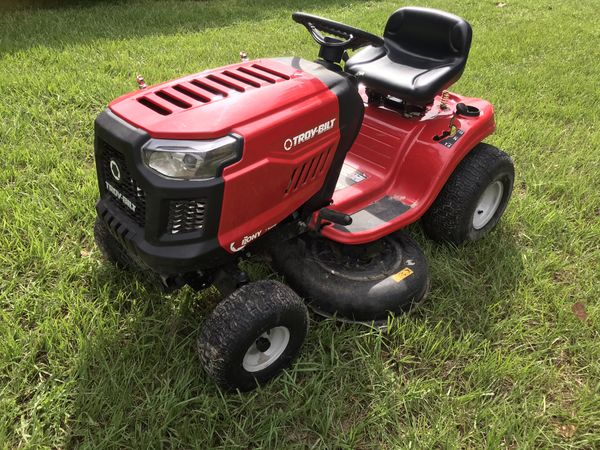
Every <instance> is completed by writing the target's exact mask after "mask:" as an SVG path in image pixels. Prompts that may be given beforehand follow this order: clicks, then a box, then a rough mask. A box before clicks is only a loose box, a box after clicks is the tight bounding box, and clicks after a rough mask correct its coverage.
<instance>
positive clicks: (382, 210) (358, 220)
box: [333, 196, 410, 233]
mask: <svg viewBox="0 0 600 450" xmlns="http://www.w3.org/2000/svg"><path fill="white" fill-rule="evenodd" d="M409 209H410V206H409V205H405V204H404V203H402V202H401V201H399V200H396V199H395V198H392V197H387V196H386V197H382V198H381V199H379V200H377V201H376V202H374V203H371V204H370V205H369V206H367V207H365V208H363V209H361V210H360V211H356V212H355V213H354V214H351V215H350V217H352V223H351V224H350V225H339V224H335V225H333V228H335V229H336V230H340V231H343V232H346V233H360V232H363V231H369V230H372V229H373V228H379V227H383V226H386V225H387V224H388V223H389V222H391V221H392V220H394V219H395V218H397V217H398V216H400V215H401V214H404V213H405V212H406V211H408V210H409Z"/></svg>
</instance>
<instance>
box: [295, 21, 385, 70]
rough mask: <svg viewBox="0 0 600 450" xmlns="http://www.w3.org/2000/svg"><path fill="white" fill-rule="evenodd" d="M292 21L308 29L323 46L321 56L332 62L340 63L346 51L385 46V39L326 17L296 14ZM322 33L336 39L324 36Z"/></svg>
mask: <svg viewBox="0 0 600 450" xmlns="http://www.w3.org/2000/svg"><path fill="white" fill-rule="evenodd" d="M292 19H294V21H295V22H298V23H299V24H302V25H304V26H305V27H306V29H307V30H308V32H309V33H310V35H311V36H312V38H313V39H314V40H315V42H316V43H317V44H319V45H320V46H321V51H320V52H319V56H321V57H322V58H324V59H325V60H327V61H330V62H336V63H339V62H340V61H341V60H342V57H343V55H344V52H345V51H346V50H356V49H358V48H361V47H364V46H366V45H373V46H375V47H381V46H382V45H383V39H382V38H381V37H379V36H376V35H374V34H371V33H368V32H366V31H363V30H361V29H359V28H354V27H351V26H350V25H346V24H343V23H340V22H335V21H333V20H329V19H325V18H324V17H319V16H313V15H312V14H306V13H303V12H295V13H294V14H292ZM321 32H324V33H328V34H331V35H333V36H335V37H331V36H323V35H322V34H321Z"/></svg>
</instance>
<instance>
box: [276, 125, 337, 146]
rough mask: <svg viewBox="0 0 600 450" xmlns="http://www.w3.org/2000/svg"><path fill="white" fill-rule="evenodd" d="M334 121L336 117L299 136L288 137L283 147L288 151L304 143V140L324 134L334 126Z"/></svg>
mask: <svg viewBox="0 0 600 450" xmlns="http://www.w3.org/2000/svg"><path fill="white" fill-rule="evenodd" d="M334 123H335V119H331V120H328V121H327V122H325V123H322V124H321V125H317V126H316V127H314V128H311V129H310V130H307V131H305V132H304V133H300V134H299V135H298V136H294V137H293V138H288V139H286V140H285V142H284V143H283V148H284V149H285V151H286V152H289V151H290V150H291V149H293V148H294V147H295V146H296V145H298V144H302V143H303V142H306V141H309V140H311V139H312V138H314V137H315V136H318V135H319V134H322V133H325V132H326V131H328V130H331V129H332V128H333V124H334Z"/></svg>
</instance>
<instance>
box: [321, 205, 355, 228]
mask: <svg viewBox="0 0 600 450" xmlns="http://www.w3.org/2000/svg"><path fill="white" fill-rule="evenodd" d="M327 222H331V223H335V224H338V225H346V226H347V225H350V224H351V223H352V217H350V216H349V215H348V214H344V213H341V212H339V211H334V210H333V209H329V208H323V209H321V210H320V211H319V214H317V232H319V231H321V229H322V228H323V227H324V226H325V225H327Z"/></svg>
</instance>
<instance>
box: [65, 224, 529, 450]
mask: <svg viewBox="0 0 600 450" xmlns="http://www.w3.org/2000/svg"><path fill="white" fill-rule="evenodd" d="M411 231H412V232H413V234H416V235H417V239H418V240H419V241H420V243H421V245H423V247H424V249H425V253H426V254H427V256H428V259H429V262H430V265H431V271H432V293H431V296H430V299H429V301H428V302H427V303H426V304H425V305H424V307H423V308H422V309H420V310H419V311H418V312H415V313H413V314H411V315H408V316H404V317H402V318H400V320H399V321H398V324H397V327H398V329H397V330H392V332H391V334H390V335H389V336H388V337H382V338H377V333H375V334H374V335H371V336H369V337H367V338H366V339H365V336H364V333H365V331H366V329H365V328H363V327H359V326H348V325H343V324H337V323H331V322H329V321H325V322H318V323H313V330H312V336H311V337H310V338H309V340H308V342H307V346H306V348H305V351H304V354H303V356H302V357H301V359H300V362H299V363H298V364H297V365H296V369H295V370H294V371H293V372H290V373H288V374H286V375H283V377H281V378H282V379H280V380H277V381H275V382H274V383H271V384H270V385H268V386H266V387H265V388H264V389H261V390H259V391H257V392H254V393H248V394H243V395H238V394H223V393H221V392H220V391H219V390H218V389H217V387H216V386H215V385H214V384H213V383H212V382H211V381H210V380H209V379H207V377H206V376H205V375H204V373H203V372H202V370H201V369H200V367H199V364H198V362H197V359H196V354H195V346H194V342H195V337H196V335H197V329H198V325H199V324H200V323H201V322H202V318H203V317H204V316H205V315H206V314H207V313H208V312H209V311H210V309H211V308H212V307H213V306H214V305H215V304H216V303H217V302H218V300H219V295H218V293H216V292H214V291H209V292H207V293H206V294H202V296H201V297H200V295H199V294H196V293H194V292H192V291H191V290H187V289H184V290H183V291H181V292H179V293H178V294H176V295H165V294H164V293H163V292H162V291H161V290H159V289H157V287H156V286H155V285H153V284H151V283H149V280H148V278H147V277H145V276H144V275H143V274H142V275H140V274H137V275H136V274H128V273H122V272H118V271H116V270H115V269H112V268H109V267H107V266H106V267H102V268H100V269H99V270H98V271H97V273H95V274H93V277H92V278H93V280H92V281H91V283H92V284H95V286H94V289H96V290H97V292H99V293H100V294H99V297H101V299H100V300H99V301H101V302H103V310H104V311H105V315H106V316H108V317H112V319H113V325H112V326H103V327H99V328H98V332H97V333H96V334H95V335H94V336H90V337H89V338H88V339H87V340H86V342H85V345H83V347H82V350H81V354H80V364H79V367H78V369H77V378H78V382H77V386H78V392H77V394H76V396H75V403H74V411H73V414H72V418H73V421H74V423H73V424H72V426H71V428H70V429H71V434H70V446H78V445H91V446H92V447H98V446H103V445H105V444H112V445H117V446H128V445H134V446H136V447H139V448H148V447H152V446H155V445H157V442H163V443H164V442H168V443H169V445H171V446H183V447H187V446H189V445H192V443H196V444H198V445H199V446H200V447H204V448H206V447H212V446H219V445H222V446H228V445H232V443H233V442H232V441H231V439H234V438H232V437H231V436H237V437H236V438H235V439H241V440H242V441H244V442H245V443H250V444H252V434H253V430H254V427H255V426H258V425H255V424H253V423H252V421H257V423H262V422H261V421H263V420H266V419H264V418H262V417H263V415H264V412H263V411H262V410H261V408H266V409H267V410H272V412H273V413H274V414H282V415H281V417H280V419H278V420H279V421H283V422H285V423H286V424H287V425H286V426H290V424H292V423H294V420H295V419H294V417H295V416H294V414H298V412H295V413H282V412H279V413H278V412H277V411H280V410H279V409H278V408H280V407H281V403H292V404H293V403H298V405H302V404H303V402H306V401H308V399H310V401H312V402H314V404H310V405H308V404H307V405H306V406H304V408H306V411H305V412H304V413H302V415H307V414H316V412H315V411H313V410H314V409H318V408H321V407H322V408H323V409H324V410H326V411H330V414H332V417H337V416H336V414H337V415H340V416H345V415H349V414H351V411H349V410H347V409H346V408H344V406H343V404H344V402H345V399H344V396H345V395H346V394H347V395H350V394H351V392H350V391H352V389H350V391H344V389H348V388H347V387H344V383H346V384H347V383H353V384H355V385H356V386H357V390H358V391H359V392H361V393H362V394H361V395H359V396H358V397H355V396H354V395H350V397H352V398H354V400H353V401H356V402H359V403H362V402H365V403H368V401H367V400H366V399H368V398H372V399H378V400H377V401H381V402H384V401H387V400H384V399H382V398H381V397H379V396H380V395H381V393H380V392H379V390H378V388H376V387H375V386H373V385H372V383H373V379H374V377H375V379H379V378H380V379H382V380H383V379H385V378H386V376H390V374H391V376H392V377H400V379H402V377H405V375H403V370H406V368H409V369H410V372H409V373H410V377H414V376H417V377H429V378H431V377H434V378H435V377H438V376H442V375H441V373H442V372H440V373H439V374H438V372H439V371H442V370H443V365H442V364H440V361H441V362H443V361H444V360H445V359H446V358H448V359H451V358H452V357H453V356H451V355H452V353H453V352H454V351H455V349H453V348H454V347H460V345H462V344H459V342H460V341H461V340H462V339H463V337H464V335H465V333H470V334H475V335H481V336H487V335H489V333H491V330H492V327H493V323H494V321H498V320H502V317H503V316H506V315H509V314H510V309H511V301H512V300H514V297H515V294H514V293H515V291H516V290H517V285H518V283H519V280H520V277H521V272H522V263H521V257H520V253H519V251H518V249H517V248H516V247H515V246H514V245H513V243H512V241H511V237H510V235H509V231H505V230H503V229H500V230H498V231H496V232H494V233H492V234H491V235H490V236H488V237H487V238H486V239H484V240H482V241H480V242H478V243H475V244H471V245H467V246H465V247H461V248H458V249H457V248H453V247H450V246H445V245H437V244H433V243H431V242H430V241H427V240H426V239H425V238H424V236H423V235H422V233H421V232H420V231H419V229H418V228H416V227H411ZM262 271H263V269H261V272H262ZM444 329H445V330H449V331H450V335H448V334H447V333H446V332H445V331H444ZM427 330H431V333H430V334H429V337H427V336H423V337H422V338H420V337H419V336H420V333H421V332H423V333H427ZM444 333H446V334H444ZM444 336H445V337H444ZM432 337H433V338H432ZM381 339H383V340H384V341H385V342H386V344H385V345H382V340H381ZM432 339H433V340H432ZM435 339H443V340H442V341H441V342H442V343H443V345H442V346H446V347H447V348H441V349H437V350H434V348H435V347H436V343H435ZM426 340H427V342H425V341H426ZM398 352H400V354H403V355H412V356H411V358H413V360H412V362H410V364H408V365H407V366H406V367H404V369H402V368H399V366H398V364H397V363H395V362H393V361H394V358H397V354H398ZM394 355H396V356H394ZM390 364H393V365H394V367H395V368H393V369H390V368H389V367H391V366H390ZM400 364H402V363H400ZM390 370H391V372H390ZM385 374H387V375H385ZM410 377H409V378H410ZM344 380H345V381H344ZM398 382H400V383H406V380H404V381H398ZM361 396H362V397H361ZM357 398H358V400H357ZM315 399H316V400H315ZM410 404H411V405H412V406H411V408H412V407H414V408H416V409H418V408H419V405H418V401H417V399H414V401H412V403H410ZM278 405H279V406H278ZM364 406H365V407H368V408H372V407H373V405H372V404H371V405H368V404H365V405H364ZM298 407H300V406H298ZM338 410H339V412H336V411H338ZM289 414H291V415H290V416H289V417H288V415H289ZM241 420H244V421H246V420H247V422H243V423H241V424H239V425H234V424H235V423H236V422H239V421H241ZM270 420H271V419H270ZM272 420H274V419H272ZM332 420H333V419H332ZM235 426H239V429H237V431H233V430H234V429H235ZM303 426H304V430H303V431H302V432H299V433H300V435H304V436H305V437H306V436H309V435H312V433H313V432H314V433H317V434H318V435H322V433H324V432H326V430H325V431H323V430H320V429H319V427H321V426H324V425H322V424H320V423H319V422H318V421H315V420H314V419H311V420H308V419H307V420H306V421H305V423H304V425H303ZM232 427H233V428H232ZM313 428H314V429H313ZM190 430H192V431H190ZM193 430H195V431H193ZM254 432H256V433H258V431H254ZM303 433H304V434H303ZM224 436H228V437H224ZM254 443H255V444H256V442H254Z"/></svg>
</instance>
